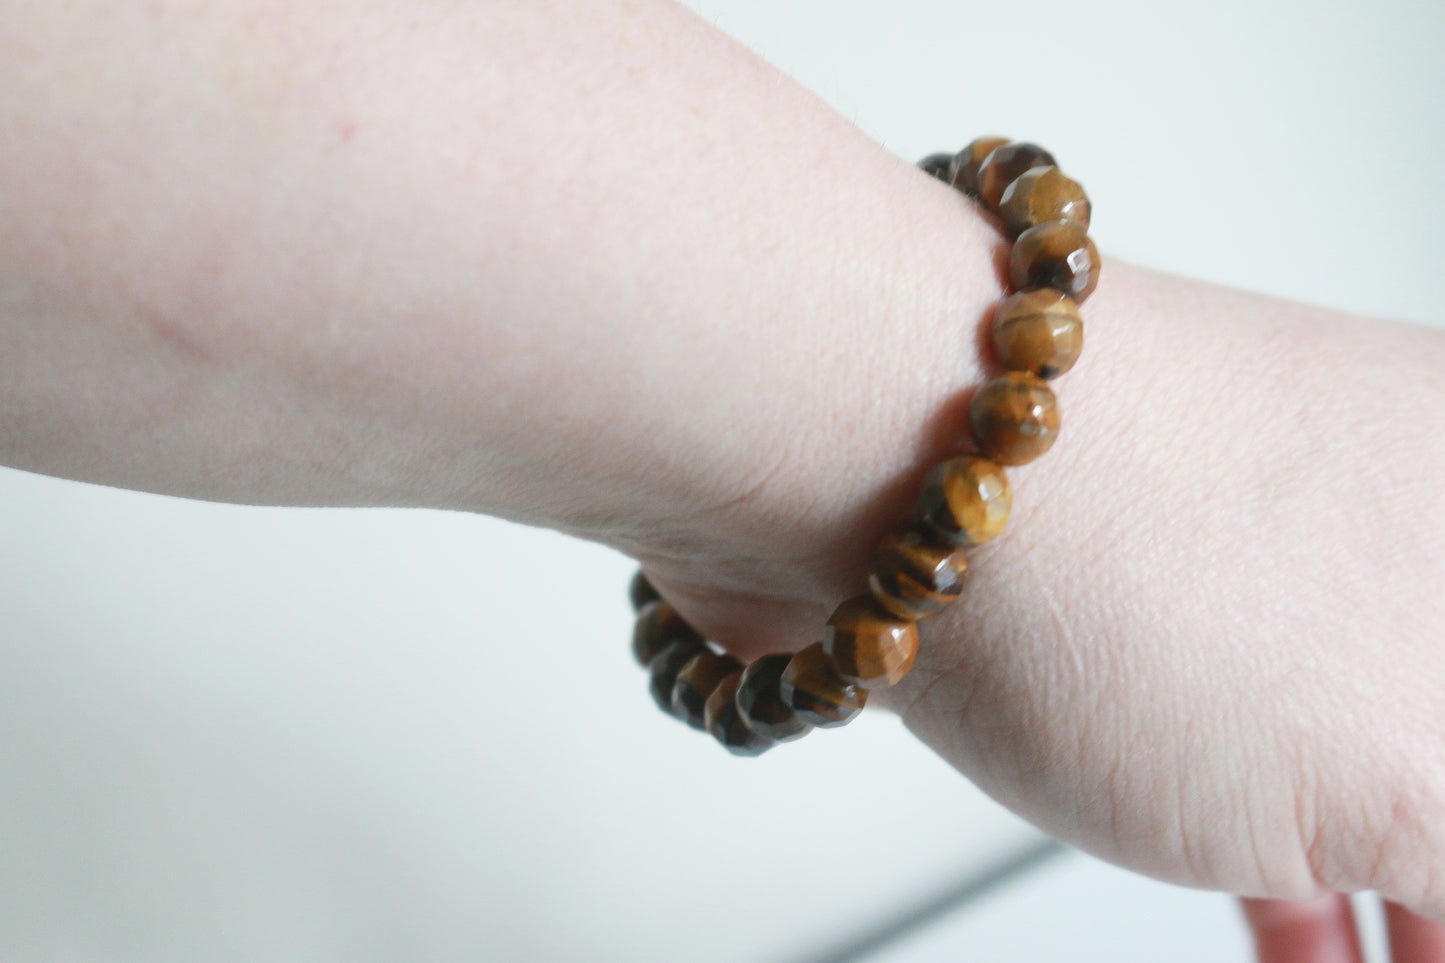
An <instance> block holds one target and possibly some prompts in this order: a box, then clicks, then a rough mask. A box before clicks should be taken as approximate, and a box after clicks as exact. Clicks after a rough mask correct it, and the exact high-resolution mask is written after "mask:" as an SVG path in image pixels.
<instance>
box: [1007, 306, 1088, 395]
mask: <svg viewBox="0 0 1445 963" xmlns="http://www.w3.org/2000/svg"><path fill="white" fill-rule="evenodd" d="M990 334H991V338H992V341H993V350H994V354H996V355H997V356H998V361H999V364H1001V365H1003V366H1004V368H1006V369H1007V370H1009V371H1027V372H1029V373H1030V374H1035V375H1038V376H1039V377H1040V378H1054V377H1057V376H1058V375H1061V374H1063V373H1064V372H1065V371H1068V370H1069V369H1070V368H1072V367H1073V366H1074V362H1075V361H1077V360H1079V352H1080V351H1082V350H1083V347H1084V323H1083V321H1082V320H1080V318H1079V309H1078V306H1077V305H1075V304H1074V302H1073V299H1072V298H1070V297H1069V296H1068V295H1067V294H1064V293H1062V292H1059V291H1055V290H1054V289H1053V288H1039V289H1038V290H1037V291H1020V292H1019V293H1018V294H1011V295H1009V296H1008V297H1006V298H1004V300H1003V303H1001V304H1000V305H999V306H998V309H997V310H995V311H994V313H993V328H992V331H991V332H990Z"/></svg>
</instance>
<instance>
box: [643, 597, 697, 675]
mask: <svg viewBox="0 0 1445 963" xmlns="http://www.w3.org/2000/svg"><path fill="white" fill-rule="evenodd" d="M673 642H702V636H701V635H699V634H698V632H697V629H694V628H693V627H692V626H690V625H688V624H687V623H686V622H684V621H683V620H682V616H681V615H678V614H677V609H675V608H673V607H672V604H671V603H670V602H668V601H666V600H665V599H658V600H657V601H655V602H648V603H647V604H646V605H644V606H643V607H642V611H640V612H638V613H637V622H636V624H635V625H634V626H633V628H632V657H633V658H634V659H636V660H637V664H638V665H640V666H644V667H646V666H647V665H649V664H650V663H651V662H652V660H653V659H655V658H657V655H658V653H659V652H661V651H662V650H663V649H665V648H667V647H668V646H669V645H671V644H672V643H673Z"/></svg>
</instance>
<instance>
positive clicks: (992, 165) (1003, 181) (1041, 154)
mask: <svg viewBox="0 0 1445 963" xmlns="http://www.w3.org/2000/svg"><path fill="white" fill-rule="evenodd" d="M1052 166H1054V155H1053V154H1050V153H1049V152H1048V151H1046V150H1044V149H1043V148H1042V147H1040V146H1039V145H1038V144H1030V143H1028V142H1027V141H1017V140H1016V141H1011V142H1009V143H1007V144H1004V145H1003V146H1002V147H997V148H995V149H994V150H993V151H992V152H991V153H990V154H989V155H988V157H986V158H985V159H984V162H983V164H981V165H980V166H979V168H978V193H979V196H980V197H982V198H983V201H984V203H985V204H987V205H988V206H989V207H990V208H991V209H993V210H995V211H996V210H998V204H999V201H1000V199H1002V197H1003V192H1004V189H1005V188H1007V187H1008V186H1009V185H1010V184H1012V183H1013V182H1014V179H1015V178H1017V177H1018V176H1019V175H1020V174H1022V173H1023V172H1024V171H1026V170H1028V169H1030V168H1032V167H1052Z"/></svg>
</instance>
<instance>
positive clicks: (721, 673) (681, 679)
mask: <svg viewBox="0 0 1445 963" xmlns="http://www.w3.org/2000/svg"><path fill="white" fill-rule="evenodd" d="M742 669H743V664H742V663H741V662H739V661H738V660H737V659H735V658H733V657H732V656H730V655H723V654H722V653H719V652H714V651H713V650H712V649H703V650H702V651H701V652H699V653H698V654H697V655H695V656H693V657H692V658H691V659H690V660H689V661H688V663H687V664H686V665H684V666H683V667H682V669H681V670H680V671H679V672H678V673H677V681H676V682H674V683H673V684H672V709H673V715H675V716H677V717H678V718H679V719H681V720H682V721H683V722H686V723H687V724H688V725H690V726H692V727H693V728H694V729H701V728H702V725H703V712H704V711H705V710H706V709H707V698H708V696H710V695H712V690H714V689H716V688H717V684H718V683H719V682H721V681H722V680H723V679H724V678H725V677H726V676H727V675H728V674H729V673H732V672H735V671H736V672H741V671H742Z"/></svg>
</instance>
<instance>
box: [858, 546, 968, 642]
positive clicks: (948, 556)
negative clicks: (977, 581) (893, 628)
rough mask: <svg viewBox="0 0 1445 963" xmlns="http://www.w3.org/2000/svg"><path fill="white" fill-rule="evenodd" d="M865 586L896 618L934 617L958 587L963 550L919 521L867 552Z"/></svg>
mask: <svg viewBox="0 0 1445 963" xmlns="http://www.w3.org/2000/svg"><path fill="white" fill-rule="evenodd" d="M872 569H873V571H872V572H871V573H870V574H869V575H868V588H869V589H870V590H872V592H873V597H874V598H875V599H877V600H878V602H879V604H881V605H882V606H883V607H884V608H885V609H887V610H888V611H889V612H892V613H893V614H894V615H896V616H898V617H899V618H904V619H923V618H927V617H928V616H930V615H937V614H938V613H939V612H942V611H943V610H944V609H945V608H947V607H948V604H949V603H950V602H952V601H953V600H954V599H956V598H958V595H959V593H960V592H962V591H963V573H964V572H965V571H967V570H968V561H967V559H966V558H965V557H964V554H963V549H962V548H960V547H958V546H957V545H954V544H953V543H952V541H951V540H947V539H943V538H940V537H939V536H938V535H937V534H936V533H935V532H933V531H932V530H931V529H929V528H928V527H927V526H925V525H923V524H921V523H920V524H916V525H910V526H909V527H908V528H904V529H901V530H900V531H896V532H893V533H892V534H890V535H888V536H887V537H885V538H884V539H883V541H882V542H880V543H879V545H878V548H877V549H876V550H875V551H874V552H873V562H872Z"/></svg>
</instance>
